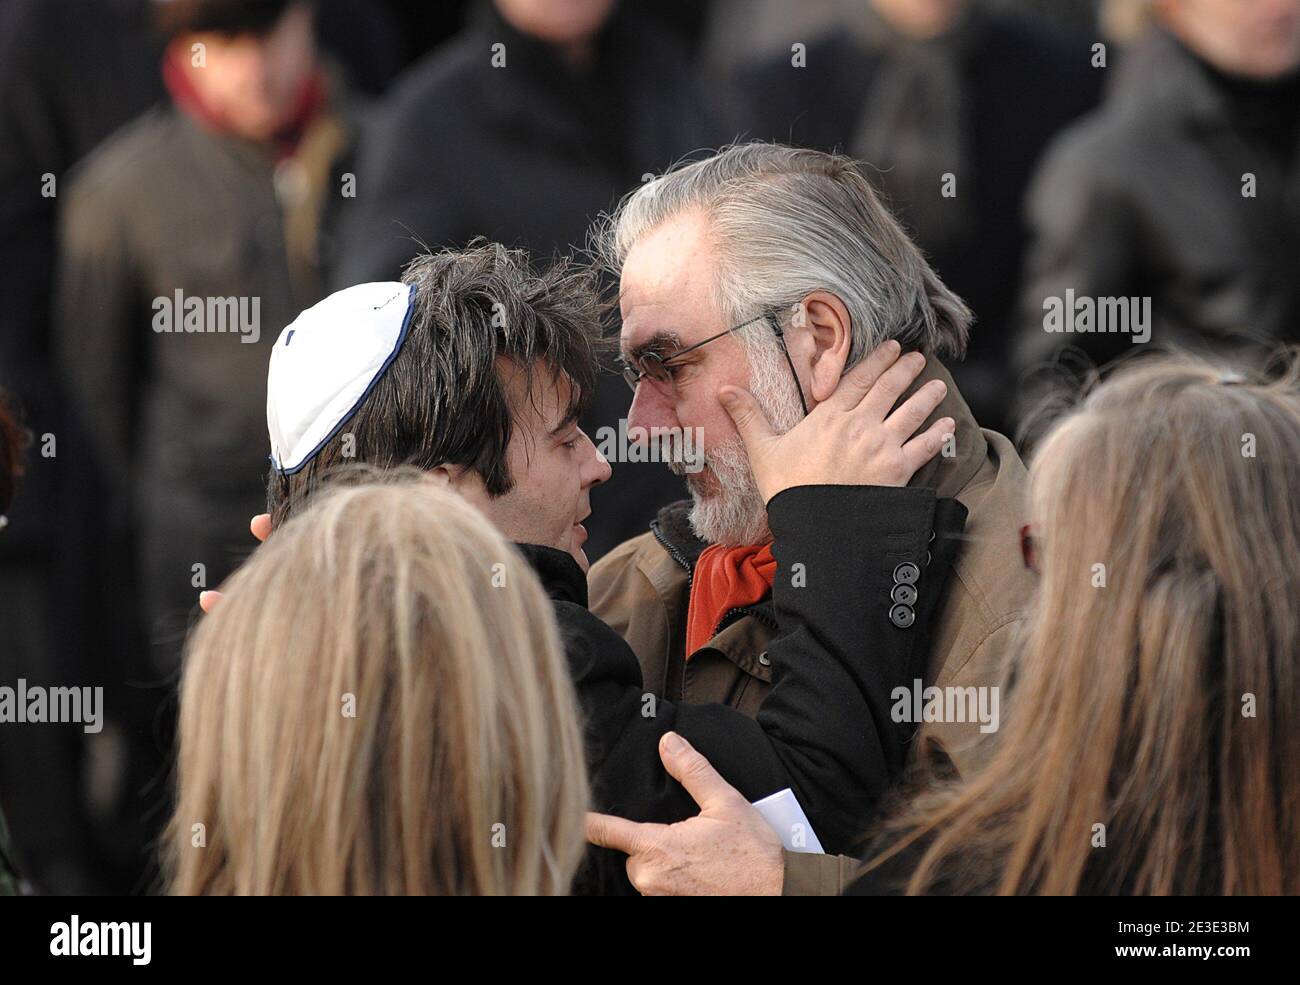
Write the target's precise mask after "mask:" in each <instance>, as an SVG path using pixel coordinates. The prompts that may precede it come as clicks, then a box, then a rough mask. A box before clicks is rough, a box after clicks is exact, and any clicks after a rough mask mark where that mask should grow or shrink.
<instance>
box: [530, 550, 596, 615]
mask: <svg viewBox="0 0 1300 985" xmlns="http://www.w3.org/2000/svg"><path fill="white" fill-rule="evenodd" d="M515 546H516V547H517V548H519V551H520V553H521V554H523V556H524V560H525V561H527V562H528V564H529V566H530V567H532V569H533V571H534V572H535V573H536V574H537V577H538V578H540V579H541V581H542V588H544V589H546V594H547V595H549V596H550V597H551V599H552V601H555V602H572V603H574V604H575V605H580V606H582V607H583V608H584V609H585V608H586V607H587V576H586V575H585V574H583V571H582V568H580V567H579V566H578V562H577V561H575V560H574V559H573V555H572V554H569V553H568V552H567V551H561V550H557V549H556V548H554V547H543V546H542V545H541V544H516V545H515Z"/></svg>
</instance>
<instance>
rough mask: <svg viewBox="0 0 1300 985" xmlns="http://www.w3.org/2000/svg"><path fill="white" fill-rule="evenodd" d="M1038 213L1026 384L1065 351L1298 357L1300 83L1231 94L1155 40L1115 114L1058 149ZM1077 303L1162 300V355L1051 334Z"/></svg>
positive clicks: (1090, 122)
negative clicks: (1173, 348) (1060, 301)
mask: <svg viewBox="0 0 1300 985" xmlns="http://www.w3.org/2000/svg"><path fill="white" fill-rule="evenodd" d="M1247 175H1253V176H1254V179H1255V187H1254V191H1255V195H1254V197H1249V196H1247V195H1243V187H1244V184H1243V182H1244V181H1246V176H1247ZM1029 204H1030V222H1031V226H1032V232H1033V243H1032V245H1031V248H1030V250H1029V254H1028V268H1027V278H1026V285H1025V291H1024V295H1023V297H1022V299H1021V317H1022V328H1021V337H1020V344H1019V351H1018V363H1019V366H1020V368H1021V369H1022V371H1032V370H1035V369H1037V368H1039V367H1041V366H1042V365H1043V364H1044V363H1047V362H1049V361H1050V360H1051V359H1053V358H1055V357H1056V355H1057V353H1059V352H1060V351H1061V350H1063V349H1064V348H1065V347H1067V346H1068V347H1072V348H1075V349H1079V350H1082V351H1083V352H1084V353H1085V354H1086V355H1087V357H1088V358H1089V359H1090V360H1092V361H1095V362H1098V363H1100V362H1105V361H1108V360H1110V359H1113V358H1114V357H1116V356H1118V355H1121V354H1124V353H1133V352H1143V351H1147V350H1149V349H1152V348H1154V347H1155V346H1156V345H1162V346H1167V345H1177V346H1180V347H1186V348H1190V349H1193V350H1198V351H1201V352H1202V353H1204V354H1208V355H1212V356H1217V357H1220V358H1222V357H1231V356H1244V357H1247V358H1249V357H1251V356H1252V355H1255V354H1258V353H1259V352H1260V351H1261V350H1265V351H1266V350H1269V349H1271V348H1272V347H1273V346H1275V345H1277V344H1279V343H1287V342H1291V343H1294V342H1296V341H1300V278H1297V272H1298V271H1300V73H1296V74H1293V75H1292V76H1291V77H1290V78H1289V79H1286V80H1280V81H1278V82H1275V83H1271V84H1268V85H1264V84H1253V85H1252V84H1249V83H1244V82H1241V81H1239V80H1230V79H1227V78H1225V77H1223V76H1222V75H1219V74H1218V73H1216V72H1214V71H1213V70H1211V69H1209V68H1208V67H1207V66H1206V65H1204V64H1203V63H1201V62H1200V61H1198V60H1197V59H1196V58H1195V57H1194V56H1193V55H1192V53H1191V52H1190V51H1188V50H1187V49H1186V48H1185V47H1183V46H1182V45H1181V44H1179V43H1178V42H1177V41H1175V40H1174V38H1173V37H1171V36H1170V35H1168V34H1167V33H1165V32H1163V31H1156V32H1155V33H1154V34H1153V35H1152V36H1151V37H1149V38H1148V39H1147V40H1146V41H1145V42H1144V43H1143V44H1141V45H1140V46H1139V47H1137V48H1135V49H1134V50H1133V52H1132V53H1131V54H1130V55H1128V56H1127V57H1126V58H1125V60H1124V63H1123V64H1122V65H1121V67H1120V70H1119V75H1118V77H1117V79H1116V83H1115V86H1114V89H1113V90H1112V92H1111V94H1110V96H1109V97H1108V99H1107V101H1106V103H1105V105H1104V106H1103V107H1102V108H1101V109H1100V110H1098V111H1097V113H1095V114H1094V115H1092V116H1090V117H1088V118H1087V119H1085V120H1082V121H1080V122H1079V123H1078V124H1076V125H1075V126H1074V127H1072V128H1070V129H1069V130H1067V131H1066V132H1065V133H1064V134H1062V135H1061V137H1060V139H1059V140H1058V141H1057V142H1056V143H1055V144H1054V145H1053V146H1052V148H1051V149H1050V151H1049V152H1048V154H1047V156H1046V158H1045V160H1044V162H1043V167H1042V170H1041V172H1040V173H1039V175H1038V176H1037V178H1036V179H1035V182H1034V185H1033V188H1032V190H1031V193H1030V198H1029ZM1067 289H1070V290H1073V291H1074V295H1075V296H1076V297H1084V296H1087V297H1093V298H1098V297H1100V298H1110V297H1113V298H1142V297H1147V298H1150V299H1151V308H1150V313H1151V321H1152V326H1151V329H1152V330H1151V339H1150V342H1151V345H1134V344H1133V336H1132V335H1131V334H1115V333H1108V334H1104V335H1103V334H1082V333H1057V332H1051V333H1049V332H1047V331H1046V330H1045V328H1044V310H1043V303H1044V299H1045V298H1050V297H1056V298H1064V297H1065V296H1066V295H1065V292H1066V290H1067ZM1049 381H1050V380H1044V381H1043V382H1049ZM1035 382H1036V381H1035V380H1034V379H1032V378H1029V379H1027V380H1026V384H1027V386H1028V389H1029V390H1030V392H1031V395H1032V392H1033V391H1034V390H1035V386H1034V384H1035Z"/></svg>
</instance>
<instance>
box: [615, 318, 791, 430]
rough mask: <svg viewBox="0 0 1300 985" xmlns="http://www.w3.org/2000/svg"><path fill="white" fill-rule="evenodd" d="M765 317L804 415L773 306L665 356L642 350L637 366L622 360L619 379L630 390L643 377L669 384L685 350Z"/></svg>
mask: <svg viewBox="0 0 1300 985" xmlns="http://www.w3.org/2000/svg"><path fill="white" fill-rule="evenodd" d="M767 319H771V322H772V331H773V332H774V333H775V334H776V340H777V343H778V344H779V345H780V346H781V352H782V353H783V354H784V355H785V361H786V365H787V366H789V367H790V375H791V376H793V377H794V386H795V389H796V390H797V391H798V393H799V405H800V406H801V407H803V412H804V416H805V417H806V416H807V415H808V404H807V402H806V401H805V400H804V397H803V387H802V386H801V385H800V383H799V374H798V373H796V372H795V371H794V360H792V359H791V358H790V350H789V349H787V348H786V346H785V331H784V330H783V329H782V328H781V322H780V321H779V320H778V316H777V309H775V308H769V309H768V310H766V311H764V312H763V313H762V314H761V315H755V316H754V317H753V318H751V319H749V320H748V321H743V322H741V323H740V324H739V325H733V326H732V327H731V328H728V329H727V330H726V331H722V332H719V333H718V334H717V335H710V336H709V337H708V338H707V339H704V340H703V341H701V342H696V343H695V344H694V345H688V346H687V347H686V348H685V349H678V350H677V351H676V352H674V353H671V354H670V355H668V356H666V357H665V356H661V355H659V353H657V352H643V353H642V354H641V355H640V356H639V357H638V359H637V363H639V364H640V365H639V366H638V365H636V364H634V363H632V362H629V361H627V360H624V361H623V365H622V372H623V379H624V380H625V381H626V382H627V385H628V386H629V387H630V388H631V390H632V392H633V393H635V392H636V388H637V385H638V384H639V383H640V382H641V381H642V380H643V379H645V378H647V377H648V378H650V379H651V380H653V381H654V382H655V383H658V384H660V385H662V386H666V387H671V386H672V385H673V382H674V381H673V374H672V371H673V369H674V368H676V367H677V366H680V365H681V363H680V362H679V360H680V359H681V357H682V356H684V355H686V354H687V353H688V352H694V351H695V350H696V349H699V348H700V347H701V346H706V345H708V344H709V343H710V342H716V341H717V340H718V339H720V338H722V337H723V336H724V335H730V334H731V333H732V332H739V331H740V330H741V329H742V328H748V327H749V326H750V325H752V324H754V322H757V321H764V320H767Z"/></svg>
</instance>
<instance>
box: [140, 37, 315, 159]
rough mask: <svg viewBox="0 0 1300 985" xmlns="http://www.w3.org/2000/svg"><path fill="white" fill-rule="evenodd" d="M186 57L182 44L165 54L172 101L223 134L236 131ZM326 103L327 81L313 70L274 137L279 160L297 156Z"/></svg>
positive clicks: (166, 80) (164, 71) (164, 72)
mask: <svg viewBox="0 0 1300 985" xmlns="http://www.w3.org/2000/svg"><path fill="white" fill-rule="evenodd" d="M186 57H188V51H187V49H185V48H180V47H177V48H169V49H167V52H166V53H165V54H164V55H163V62H162V77H163V85H165V86H166V87H167V92H168V94H169V95H170V96H171V98H172V102H173V103H174V104H175V105H176V108H177V109H179V110H180V111H181V112H182V113H184V114H185V115H186V116H188V117H190V118H191V119H193V120H196V121H197V122H199V123H201V124H202V125H204V126H206V127H207V128H208V129H210V130H215V131H216V132H217V133H222V134H229V133H232V132H233V128H232V127H231V125H230V121H229V120H228V119H226V117H225V116H224V115H223V114H222V113H221V111H220V110H218V109H217V108H216V107H215V106H212V105H211V104H210V103H208V102H206V101H205V100H204V98H203V94H202V93H201V92H199V90H198V88H197V87H196V86H195V85H194V83H193V82H192V81H191V80H190V77H189V75H188V74H187V73H186V71H185V67H184V65H183V64H182V59H184V58H186ZM324 105H325V80H324V78H323V77H322V76H321V73H320V72H313V73H312V74H311V75H309V76H308V77H307V78H306V79H304V80H303V84H302V88H301V89H300V90H299V92H298V97H297V101H296V102H295V103H294V108H293V112H292V113H290V114H289V117H288V119H287V120H286V121H285V123H284V125H283V126H281V127H280V129H279V130H278V131H277V132H276V134H275V137H274V138H273V139H274V141H275V146H276V158H277V160H283V159H284V158H286V157H292V156H293V153H294V151H295V150H297V148H298V141H299V140H300V139H301V138H302V135H303V132H304V131H305V130H306V129H307V126H308V124H310V123H311V122H312V120H314V119H315V118H316V114H317V113H319V112H320V110H321V108H322V107H323V106H324Z"/></svg>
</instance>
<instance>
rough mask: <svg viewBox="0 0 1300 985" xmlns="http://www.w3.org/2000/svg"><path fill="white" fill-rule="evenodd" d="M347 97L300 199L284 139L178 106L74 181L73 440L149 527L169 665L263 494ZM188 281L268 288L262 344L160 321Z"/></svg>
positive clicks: (111, 148)
mask: <svg viewBox="0 0 1300 985" xmlns="http://www.w3.org/2000/svg"><path fill="white" fill-rule="evenodd" d="M345 105H346V102H345V97H343V96H342V94H341V93H340V92H338V91H335V93H334V94H333V96H332V97H331V106H332V107H333V109H331V110H328V111H326V112H325V113H323V114H322V115H320V116H318V117H317V118H316V120H315V121H314V122H313V123H312V124H311V125H309V126H308V128H307V130H306V132H305V133H304V135H303V137H302V140H301V142H300V144H299V147H298V151H297V154H296V160H297V161H298V162H299V163H300V164H301V166H302V168H303V173H304V174H305V175H306V176H307V177H306V179H305V188H306V191H305V193H304V194H302V196H301V197H300V198H298V199H297V200H293V199H291V198H290V197H289V196H288V195H287V194H286V193H285V190H284V185H283V184H281V185H280V188H279V190H277V182H276V180H275V175H276V165H275V161H274V157H273V153H272V151H271V150H270V149H269V148H267V147H264V146H262V145H258V144H253V143H250V142H247V141H243V140H239V139H236V138H233V137H229V136H224V135H219V134H216V133H214V132H212V131H210V130H207V129H206V128H204V127H202V126H201V125H199V124H197V123H196V122H194V121H193V120H192V119H190V118H189V117H188V116H186V115H184V114H183V113H180V112H179V111H177V110H175V109H172V108H170V107H169V108H166V109H159V110H156V111H154V112H151V113H149V114H148V115H146V116H144V117H142V118H141V119H140V120H138V121H136V122H135V123H133V124H131V125H130V126H129V127H127V128H126V129H124V130H122V131H121V132H119V133H118V134H116V135H115V136H114V137H113V139H112V140H110V141H109V142H108V143H106V144H104V145H103V146H102V147H101V148H99V150H97V151H96V152H95V154H93V155H92V156H91V157H90V158H88V159H87V160H86V161H85V162H84V163H83V164H82V165H81V166H80V168H79V169H78V170H77V172H76V173H75V174H74V176H73V177H72V179H71V180H70V182H69V187H68V189H67V191H66V193H65V199H64V202H63V212H62V217H61V253H60V264H59V271H58V278H57V282H56V297H55V300H56V305H57V310H56V315H55V318H56V321H55V325H56V337H57V343H58V353H59V359H60V362H61V365H62V369H63V371H64V373H65V376H66V379H67V381H68V392H69V394H70V396H71V399H72V401H73V406H74V408H75V409H76V410H77V411H78V412H79V414H80V416H81V418H82V420H83V421H84V422H85V428H86V431H87V433H88V436H89V439H90V441H91V442H92V445H91V447H88V448H82V449H72V450H73V451H75V452H78V453H84V454H87V455H89V456H92V457H93V460H94V461H95V462H96V463H97V465H98V466H99V467H100V468H101V469H102V470H103V473H104V475H105V476H106V477H107V479H108V482H109V487H110V491H111V496H112V501H111V502H112V505H113V506H114V507H116V508H117V509H118V510H119V512H118V513H117V515H116V519H117V520H118V521H119V522H123V523H128V524H131V525H133V526H135V527H136V528H137V529H138V535H137V542H138V545H139V555H138V560H139V563H140V566H141V573H142V576H143V580H142V584H143V590H144V612H145V616H146V629H147V631H148V632H149V633H150V639H151V641H152V642H155V643H162V644H163V649H162V651H161V654H160V656H159V660H158V664H159V669H160V670H162V671H164V672H166V671H170V670H172V669H174V660H175V656H176V653H177V650H176V646H175V644H176V643H178V642H179V639H180V635H181V633H182V632H183V630H184V629H185V626H186V622H185V618H186V615H187V613H188V612H189V611H190V610H191V608H192V607H193V605H194V601H195V598H196V596H195V590H196V588H197V587H214V586H216V585H217V584H219V583H220V582H221V580H222V579H223V578H224V577H225V576H226V575H227V574H228V573H229V572H230V571H231V570H232V569H233V567H234V564H235V562H236V560H237V557H238V556H242V555H244V554H247V552H248V548H247V544H246V543H245V542H246V540H247V537H246V532H247V527H248V517H249V516H251V515H252V514H253V513H257V512H260V511H261V510H262V509H263V508H264V503H265V494H264V490H265V482H264V480H265V473H266V467H267V466H266V454H267V443H266V365H267V356H268V353H269V350H270V347H271V346H272V345H274V343H275V338H276V336H277V334H278V333H279V331H280V329H281V328H282V327H284V325H286V324H288V323H289V322H290V321H292V320H293V318H294V317H296V316H297V314H298V313H299V312H300V311H301V310H302V309H303V308H305V307H307V306H309V305H311V304H314V303H315V302H316V301H318V300H319V299H320V297H321V296H322V283H323V277H322V273H321V264H322V262H323V258H322V257H321V256H320V254H319V250H320V248H321V246H322V241H323V240H324V237H322V236H320V235H318V234H319V230H320V228H321V227H322V226H324V227H326V228H328V225H329V223H330V222H331V221H332V220H331V215H332V213H333V212H334V211H335V210H337V209H338V208H339V207H340V205H341V202H342V201H343V199H342V198H341V196H340V194H339V190H340V188H341V181H340V175H339V172H341V171H343V170H346V167H345V162H346V159H347V152H348V147H349V143H350V140H351V131H350V127H349V125H348V123H347V120H346V115H345V114H346V112H347V111H346V110H344V109H342V108H341V107H343V106H345ZM176 291H181V292H182V293H183V296H184V297H186V298H198V299H201V300H203V301H204V302H205V303H206V299H208V298H228V297H234V298H239V299H248V303H249V305H251V299H253V298H257V299H259V302H258V303H259V309H258V313H259V316H260V317H259V321H258V338H257V340H256V341H255V342H249V341H246V339H249V338H252V335H251V334H249V335H241V334H238V333H226V334H220V333H215V332H200V333H188V332H184V331H179V332H177V331H173V332H170V333H168V332H159V331H157V330H156V328H157V323H156V318H157V317H158V316H157V311H156V310H155V308H154V303H155V301H156V299H163V300H165V301H167V302H168V303H169V304H170V303H172V302H173V299H174V297H175V292H176ZM247 310H248V312H249V313H250V314H251V312H252V309H251V307H250V308H249V309H247ZM173 327H175V328H179V327H180V326H179V325H174V326H173ZM199 563H201V564H203V565H204V566H205V568H206V582H205V585H203V586H196V585H195V584H194V579H193V571H192V566H193V565H195V564H199Z"/></svg>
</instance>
